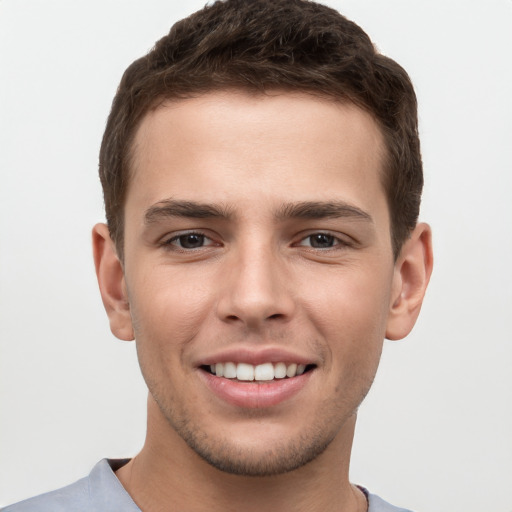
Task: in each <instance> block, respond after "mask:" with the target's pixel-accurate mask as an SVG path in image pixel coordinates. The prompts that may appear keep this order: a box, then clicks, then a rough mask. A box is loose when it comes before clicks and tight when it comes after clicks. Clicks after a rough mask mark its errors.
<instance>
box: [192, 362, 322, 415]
mask: <svg viewBox="0 0 512 512" xmlns="http://www.w3.org/2000/svg"><path fill="white" fill-rule="evenodd" d="M198 371H199V374H200V376H201V378H202V379H203V381H204V382H205V383H206V386H207V387H208V388H209V389H210V390H211V391H212V392H213V393H214V394H215V395H217V396H218V397H219V398H220V399H221V400H224V401H225V402H228V403H230V404H232V405H235V406H237V407H245V408H249V409H259V408H265V407H272V406H275V405H278V404H280V403H282V402H284V401H285V400H288V399H290V398H292V397H293V396H295V395H296V394H297V393H299V391H300V390H301V389H302V388H303V387H304V386H305V385H306V383H307V382H308V381H309V379H310V377H311V374H312V373H313V371H314V370H310V371H308V372H306V373H303V374H302V375H298V376H297V377H291V378H287V379H274V380H272V381H268V382H264V383H258V382H240V381H237V380H230V379H225V378H223V377H217V376H215V375H212V374H211V373H208V372H207V371H205V370H201V369H199V370H198Z"/></svg>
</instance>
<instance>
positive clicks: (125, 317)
mask: <svg viewBox="0 0 512 512" xmlns="http://www.w3.org/2000/svg"><path fill="white" fill-rule="evenodd" d="M92 247H93V254H94V265H95V267H96V277H97V278H98V284H99V286H100V293H101V298H102V300H103V305H104V306H105V311H106V312H107V315H108V318H109V320H110V330H111V331H112V334H113V335H114V336H116V337H117V338H119V339H120V340H124V341H131V340H133V339H134V334H133V327H132V319H131V315H130V304H129V302H128V295H127V292H126V284H125V279H124V271H123V265H122V263H121V262H120V261H119V258H118V256H117V251H116V248H115V245H114V242H113V241H112V240H111V238H110V233H109V231H108V227H107V226H106V224H96V226H94V228H93V230H92Z"/></svg>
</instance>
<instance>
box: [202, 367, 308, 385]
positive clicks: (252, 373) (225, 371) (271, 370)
mask: <svg viewBox="0 0 512 512" xmlns="http://www.w3.org/2000/svg"><path fill="white" fill-rule="evenodd" d="M210 370H211V372H212V373H213V374H215V375H216V376H217V377H225V378H226V379H238V380H242V381H253V380H256V381H269V380H273V379H284V378H285V377H289V378H290V377H295V376H297V375H302V374H303V373H304V372H305V370H306V365H305V364H299V365H298V364H296V363H291V364H289V365H287V364H286V363H275V364H272V363H263V364H258V365H256V366H254V365H252V364H247V363H238V364H236V363H233V362H227V363H216V364H212V365H210Z"/></svg>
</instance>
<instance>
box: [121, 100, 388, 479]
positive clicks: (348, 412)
mask: <svg viewBox="0 0 512 512" xmlns="http://www.w3.org/2000/svg"><path fill="white" fill-rule="evenodd" d="M383 151H384V150H383V141H382V137H381V134H380V132H379V129H378V127H377V126H376V124H375V122H374V121H373V120H372V118H371V117H370V116H369V115H368V114H366V113H364V112H363V111H362V110H360V109H358V108H356V107H355V106H352V105H348V104H339V103H335V102H331V101H327V100H322V99H318V98H315V97H313V96H310V95H305V94H291V93H283V94H277V93H276V94H273V95H266V96H260V95H256V96H251V95H246V94H244V93H241V92H240V93H233V92H229V93H228V92H222V93H221V92H216V93H210V94H207V95H204V96H201V97H198V98H194V99H187V100H180V101H177V102H169V103H167V104H165V105H163V106H161V107H159V108H158V109H157V110H156V111H154V112H151V113H149V114H148V115H147V116H146V118H145V119H144V120H143V122H142V124H141V126H140V129H139V131H138V133H137V136H136V139H135V145H134V162H133V169H132V170H133V175H132V178H131V183H130V186H129V189H128V194H127V199H126V207H125V261H124V287H125V288H124V289H125V292H126V296H127V300H128V303H129V322H130V323H131V327H133V331H134V335H135V338H136V343H137V350H138V355H139V360H140V365H141V368H142V373H143V375H144V378H145V380H146V382H147V385H148V387H149V390H150V394H151V401H152V403H153V405H154V407H153V409H152V410H151V408H150V417H149V422H150V425H151V422H152V421H153V422H158V421H161V420H164V421H163V423H164V424H165V425H166V427H165V428H168V429H169V432H171V433H172V435H177V436H178V437H179V439H181V440H184V441H185V442H186V444H187V446H188V447H189V449H191V450H193V451H195V452H196V453H197V454H199V455H200V456H201V457H202V458H203V459H206V460H207V461H208V462H210V463H211V464H212V465H214V466H215V467H217V468H219V469H222V470H224V471H228V472H233V473H237V474H246V475H265V474H276V473H281V472H286V471H290V470H292V469H295V468H297V467H300V466H301V465H304V464H305V463H307V462H309V461H311V460H313V459H315V458H316V457H318V456H319V455H320V454H321V453H322V452H324V451H325V450H330V449H332V447H333V446H335V445H336V443H337V442H338V440H339V439H340V438H341V437H343V436H346V433H347V430H350V429H351V428H352V427H353V418H354V416H355V413H356V410H357V407H358V406H359V404H360V403H361V401H362V399H363V397H364V396H365V394H366V393H367V391H368V389H369V387H370V385H371V382H372V380H373V378H374V375H375V372H376V369H377V365H378V361H379V357H380V353H381V347H382V342H383V338H384V336H385V333H386V325H387V322H388V315H389V311H390V308H391V307H392V304H393V301H394V300H395V298H396V297H395V295H396V286H395V284H396V279H395V277H396V276H395V274H396V271H395V265H394V260H393V255H392V248H391V237H390V220H389V214H388V207H387V203H386V198H385V193H384V190H383V187H382V184H381V179H380V177H381V172H382V169H381V167H382V155H383ZM150 431H151V428H150ZM172 435H171V438H172Z"/></svg>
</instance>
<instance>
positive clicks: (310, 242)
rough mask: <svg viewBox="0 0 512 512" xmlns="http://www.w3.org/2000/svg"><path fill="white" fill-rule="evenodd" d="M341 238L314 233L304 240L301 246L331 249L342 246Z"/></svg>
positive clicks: (300, 243)
mask: <svg viewBox="0 0 512 512" xmlns="http://www.w3.org/2000/svg"><path fill="white" fill-rule="evenodd" d="M340 243H341V242H340V240H339V238H336V237H335V236H334V235H330V234H329V233H313V234H312V235H309V236H307V237H306V238H303V239H302V240H301V241H300V242H299V245H300V246H302V247H312V248H313V249H330V248H331V247H334V246H336V245H340Z"/></svg>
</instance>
